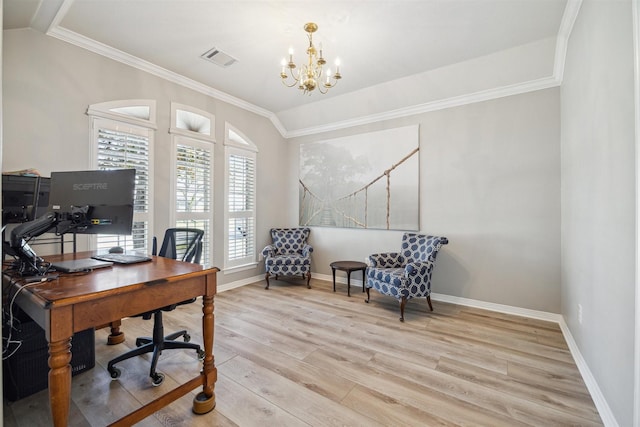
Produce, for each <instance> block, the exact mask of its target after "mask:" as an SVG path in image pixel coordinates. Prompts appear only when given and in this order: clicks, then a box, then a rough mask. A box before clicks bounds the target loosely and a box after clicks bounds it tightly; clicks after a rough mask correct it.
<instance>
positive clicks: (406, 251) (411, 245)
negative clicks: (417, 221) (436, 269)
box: [400, 233, 449, 262]
mask: <svg viewBox="0 0 640 427" xmlns="http://www.w3.org/2000/svg"><path fill="white" fill-rule="evenodd" d="M447 243H449V240H447V238H446V237H438V236H427V235H425V234H416V233H404V235H403V236H402V249H401V251H400V253H401V254H402V256H403V257H404V259H405V262H419V261H431V262H435V260H436V255H438V251H439V250H440V248H441V247H442V245H446V244H447Z"/></svg>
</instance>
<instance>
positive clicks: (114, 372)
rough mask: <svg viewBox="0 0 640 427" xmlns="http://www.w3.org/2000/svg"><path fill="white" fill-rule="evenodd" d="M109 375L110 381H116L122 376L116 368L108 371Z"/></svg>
mask: <svg viewBox="0 0 640 427" xmlns="http://www.w3.org/2000/svg"><path fill="white" fill-rule="evenodd" d="M109 374H110V375H111V379H112V380H117V379H118V378H120V375H122V371H121V370H120V369H118V368H116V367H113V368H110V369H109Z"/></svg>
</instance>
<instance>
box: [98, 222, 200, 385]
mask: <svg viewBox="0 0 640 427" xmlns="http://www.w3.org/2000/svg"><path fill="white" fill-rule="evenodd" d="M203 236H204V231H203V230H198V229H194V228H169V229H168V230H167V231H166V232H165V234H164V240H163V241H162V247H161V248H160V252H159V253H158V256H161V257H165V258H172V259H177V260H181V261H185V262H193V263H196V264H197V263H199V262H200V258H201V256H202V238H203ZM156 249H157V240H156V238H155V237H154V238H153V250H152V253H153V255H156ZM195 300H196V299H195V298H193V299H191V300H187V301H182V302H179V303H177V304H172V305H169V306H166V307H162V308H160V309H158V310H154V311H150V312H147V313H143V314H139V315H138V316H142V318H143V319H146V320H148V319H151V316H152V315H153V337H140V338H137V339H136V348H134V349H132V350H130V351H128V352H127V353H125V354H122V355H120V356H118V357H116V358H115V359H112V360H111V361H109V364H108V365H107V369H108V370H109V374H110V375H111V378H113V379H117V378H120V374H121V371H120V369H118V368H116V367H115V366H114V365H115V364H116V363H118V362H122V361H123V360H126V359H130V358H132V357H135V356H140V355H142V354H145V353H150V352H153V357H152V359H151V370H150V372H149V376H150V377H151V380H152V384H153V385H154V386H159V385H160V384H162V381H163V380H164V374H162V373H159V372H156V365H157V364H158V358H159V357H160V354H162V350H170V349H176V348H190V349H193V350H196V351H197V352H198V359H200V360H202V359H204V356H205V354H204V350H202V348H201V347H200V345H198V344H193V343H190V342H189V341H191V336H190V335H189V334H188V333H187V331H185V330H182V331H178V332H174V333H173V334H170V335H167V336H164V327H163V325H162V312H163V311H171V310H174V309H175V308H176V307H177V306H178V305H183V304H190V303H192V302H194V301H195ZM180 337H182V339H183V341H176V339H177V338H180Z"/></svg>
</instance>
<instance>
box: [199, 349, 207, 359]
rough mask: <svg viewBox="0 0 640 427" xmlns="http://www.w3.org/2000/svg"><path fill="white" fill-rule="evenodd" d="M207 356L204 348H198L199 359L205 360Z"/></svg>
mask: <svg viewBox="0 0 640 427" xmlns="http://www.w3.org/2000/svg"><path fill="white" fill-rule="evenodd" d="M205 356H206V354H205V353H204V350H202V349H200V350H198V360H204V357H205Z"/></svg>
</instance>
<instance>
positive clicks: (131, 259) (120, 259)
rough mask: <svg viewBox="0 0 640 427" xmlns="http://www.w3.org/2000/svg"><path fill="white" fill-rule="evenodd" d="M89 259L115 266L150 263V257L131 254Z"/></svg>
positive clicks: (104, 255)
mask: <svg viewBox="0 0 640 427" xmlns="http://www.w3.org/2000/svg"><path fill="white" fill-rule="evenodd" d="M91 258H93V259H97V260H100V261H110V262H113V263H115V264H137V263H139V262H147V261H151V257H148V256H146V255H133V254H102V255H95V256H92V257H91Z"/></svg>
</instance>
